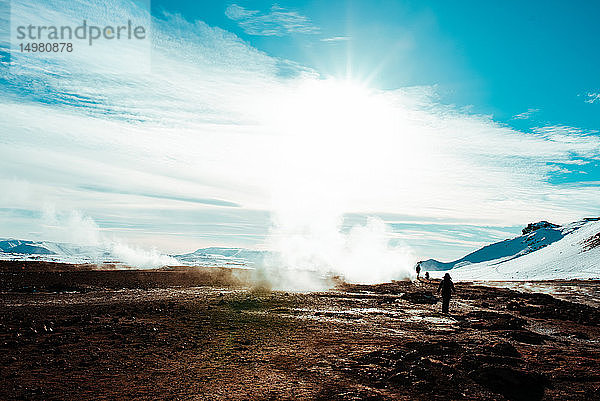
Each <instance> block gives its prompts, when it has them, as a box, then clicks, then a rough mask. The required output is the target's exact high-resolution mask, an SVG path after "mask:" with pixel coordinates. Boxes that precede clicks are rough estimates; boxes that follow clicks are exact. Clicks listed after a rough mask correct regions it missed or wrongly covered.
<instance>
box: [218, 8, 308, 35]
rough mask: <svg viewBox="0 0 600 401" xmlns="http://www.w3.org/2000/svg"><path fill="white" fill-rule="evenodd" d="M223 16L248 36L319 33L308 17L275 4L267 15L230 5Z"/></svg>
mask: <svg viewBox="0 0 600 401" xmlns="http://www.w3.org/2000/svg"><path fill="white" fill-rule="evenodd" d="M225 15H226V16H227V17H228V18H229V19H231V20H233V21H235V22H237V24H238V25H239V26H240V27H241V28H242V29H243V30H244V32H246V33H247V34H248V35H259V36H285V35H289V34H294V33H302V34H316V33H319V28H318V27H317V26H315V25H313V23H312V22H311V21H310V19H309V18H308V17H306V16H304V15H301V14H299V13H298V12H297V11H290V10H286V9H284V8H282V7H279V6H278V5H276V4H275V5H273V6H272V7H271V9H270V11H269V12H267V13H262V12H260V11H258V10H248V9H246V8H244V7H241V6H239V5H237V4H232V5H230V6H229V7H227V9H226V10H225Z"/></svg>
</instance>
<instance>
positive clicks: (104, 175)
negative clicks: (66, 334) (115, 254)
mask: <svg viewBox="0 0 600 401" xmlns="http://www.w3.org/2000/svg"><path fill="white" fill-rule="evenodd" d="M103 3H104V2H103ZM103 3H102V4H101V3H97V6H92V7H86V6H81V5H80V4H79V3H78V2H76V3H70V2H66V1H60V0H51V1H48V2H40V4H39V5H38V6H36V7H38V9H37V10H35V11H36V12H35V14H40V15H51V16H52V18H64V19H65V20H67V21H79V20H81V19H83V18H89V19H90V20H92V19H94V18H96V19H98V20H102V18H104V17H105V16H106V12H105V11H103V10H106V9H108V10H111V12H110V13H109V14H110V16H111V18H113V19H116V20H118V19H123V18H125V17H127V16H136V15H139V13H140V12H139V10H137V9H136V6H135V5H131V3H127V2H123V1H120V0H114V1H110V2H109V3H110V7H108V8H106V7H104V5H103ZM2 4H3V6H6V4H7V3H6V2H3V3H2ZM74 4H76V5H74ZM82 4H83V3H82ZM28 7H29V6H27V5H26V2H24V1H20V0H15V1H13V2H12V14H13V15H12V16H13V19H17V20H18V19H19V18H26V17H28V16H29V15H30V14H29V13H31V9H30V8H28ZM599 11H600V5H597V4H594V3H593V2H575V3H569V4H568V3H566V2H527V3H522V2H516V1H515V2H512V1H502V2H500V1H498V2H495V1H488V2H477V1H458V2H445V1H439V2H433V1H418V2H417V1H412V2H410V1H382V2H377V1H327V2H322V1H310V2H299V1H295V2H287V1H278V2H277V3H274V2H267V1H252V2H250V1H247V2H244V1H236V2H217V1H210V2H187V1H179V0H177V1H158V0H155V1H153V2H152V18H153V20H152V35H151V39H152V41H151V46H152V63H151V73H144V74H139V75H131V74H129V75H127V74H123V75H109V74H106V73H103V72H102V71H100V70H98V63H101V62H102V60H105V59H106V57H109V56H110V55H111V54H112V55H114V54H115V52H114V50H113V51H111V49H110V48H102V47H98V48H95V49H98V50H97V52H96V53H93V57H92V58H90V57H87V58H86V57H81V56H78V55H77V54H73V56H72V57H70V58H69V57H65V58H57V59H53V60H52V62H50V61H48V60H47V59H43V58H31V56H30V55H22V54H17V53H15V52H14V50H12V51H11V50H10V49H9V45H8V44H7V43H6V39H5V42H4V43H3V45H2V48H3V49H2V67H1V73H2V74H1V78H0V86H1V87H2V91H3V93H4V94H5V96H3V100H0V107H1V109H2V111H1V113H2V114H3V119H2V120H3V121H2V122H1V123H0V171H1V173H0V180H1V181H2V182H1V183H2V185H3V187H4V188H5V189H6V190H5V191H4V193H2V194H0V237H21V238H28V239H30V238H31V239H56V240H64V241H75V242H76V241H78V238H73V236H72V235H71V234H70V233H73V232H76V233H80V232H81V231H80V230H73V225H77V224H78V223H82V224H83V225H84V226H85V228H86V229H92V230H97V231H99V232H100V233H101V235H102V236H103V237H118V238H120V239H123V240H126V241H129V242H131V243H134V244H139V245H141V246H147V247H157V248H159V249H163V250H165V251H168V252H176V251H184V250H192V249H195V248H198V247H202V246H211V245H222V246H243V247H249V248H273V247H275V248H279V249H286V250H289V249H296V248H301V247H302V246H312V247H313V248H315V247H316V248H318V246H317V245H315V244H317V243H319V242H325V243H328V242H327V241H329V243H333V244H334V245H333V246H340V245H339V243H345V244H346V243H351V242H352V241H355V240H356V237H357V235H352V234H351V233H352V230H353V229H354V228H355V227H364V226H369V223H368V221H369V218H370V217H376V218H378V219H379V220H381V221H383V222H384V223H385V224H386V229H385V230H384V232H383V234H382V232H380V231H381V230H379V228H376V229H374V234H373V235H383V236H384V237H385V239H386V240H390V241H391V244H392V245H394V246H398V247H405V248H408V249H410V250H411V255H413V257H414V258H425V257H436V258H439V259H442V260H449V259H452V258H457V257H460V256H462V255H464V254H465V253H466V252H468V251H470V250H474V249H475V248H477V247H478V246H481V245H482V244H484V243H486V242H490V241H496V240H500V239H503V238H506V237H509V236H511V235H514V234H516V233H519V232H520V228H521V227H522V226H524V225H526V224H527V223H529V222H531V221H535V220H540V219H547V220H551V221H556V222H559V223H566V222H568V221H571V220H575V219H578V218H581V217H584V216H588V215H597V214H598V213H597V211H598V207H599V206H600V202H599V201H598V199H600V198H599V197H598V187H599V186H600V135H599V133H598V130H599V129H600V75H598V72H597V71H598V70H597V65H598V64H599V62H600V53H598V51H597V49H598V48H599V47H600V46H599V45H600V43H599V42H600V37H599V36H598V35H597V34H595V32H594V31H595V30H597V29H596V28H595V26H596V25H595V21H594V18H595V16H597V15H598V12H599ZM5 14H6V13H5ZM49 18H50V17H49ZM8 19H9V18H8V17H7V16H6V15H4V16H3V20H2V22H3V24H4V26H8V24H7V23H8ZM125 19H126V18H125ZM99 46H100V45H99ZM13 49H14V48H13ZM11 52H12V54H11ZM116 54H118V53H116ZM142 55H143V54H142ZM9 56H10V57H9ZM9 60H10V63H12V64H9ZM127 62H133V61H131V60H129V61H127ZM74 213H75V214H74ZM73 216H75V217H73ZM77 216H86V217H85V218H83V220H82V219H80V218H79V217H77ZM90 221H93V224H88V223H89V222H90ZM369 227H370V226H369ZM78 235H79V234H78ZM50 237H51V238H50ZM88 237H89V236H88ZM88 237H86V238H88ZM358 237H360V238H362V237H361V236H360V235H358ZM89 238H97V236H91V237H89ZM349 238H350V239H349ZM367 242H368V241H367ZM335 244H338V245H335ZM320 257H323V255H320Z"/></svg>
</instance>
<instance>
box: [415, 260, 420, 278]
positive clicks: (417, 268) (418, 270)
mask: <svg viewBox="0 0 600 401" xmlns="http://www.w3.org/2000/svg"><path fill="white" fill-rule="evenodd" d="M415 270H416V271H417V280H418V279H419V275H420V274H421V262H419V263H417V267H415Z"/></svg>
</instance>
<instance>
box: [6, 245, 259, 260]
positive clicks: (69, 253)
mask: <svg viewBox="0 0 600 401" xmlns="http://www.w3.org/2000/svg"><path fill="white" fill-rule="evenodd" d="M268 254H269V252H267V251H255V250H249V249H243V248H220V247H211V248H201V249H198V250H196V251H194V252H191V253H185V254H181V255H167V256H170V257H172V258H174V259H175V260H176V261H177V262H178V263H180V264H181V265H188V266H221V267H227V266H229V267H234V266H236V267H252V266H254V265H257V264H259V263H262V262H263V261H264V259H265V257H266V256H267V255H268ZM2 259H4V260H15V259H16V260H46V261H51V262H64V263H76V264H84V263H107V262H110V263H115V262H119V261H120V258H119V257H118V256H117V255H115V252H113V251H112V250H110V249H104V248H102V247H95V246H78V245H73V244H65V243H57V242H50V241H28V240H18V239H0V260H2ZM121 262H122V261H121ZM155 267H160V266H155Z"/></svg>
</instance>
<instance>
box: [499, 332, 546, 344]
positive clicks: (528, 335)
mask: <svg viewBox="0 0 600 401" xmlns="http://www.w3.org/2000/svg"><path fill="white" fill-rule="evenodd" d="M507 335H508V337H510V338H512V339H513V340H515V341H518V342H520V343H525V344H532V345H541V344H543V343H544V342H545V340H547V339H548V337H547V336H544V335H541V334H537V333H534V332H532V331H529V330H515V331H510V332H508V333H507Z"/></svg>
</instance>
